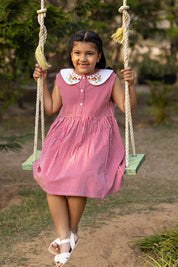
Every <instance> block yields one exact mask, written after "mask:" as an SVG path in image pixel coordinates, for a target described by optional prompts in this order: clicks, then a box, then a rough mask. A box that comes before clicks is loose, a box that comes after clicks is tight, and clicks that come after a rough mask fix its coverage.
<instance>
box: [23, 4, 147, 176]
mask: <svg viewBox="0 0 178 267" xmlns="http://www.w3.org/2000/svg"><path fill="white" fill-rule="evenodd" d="M128 8H129V6H127V0H123V6H121V7H120V9H119V12H121V13H123V17H122V20H123V26H122V28H119V29H118V30H117V32H116V33H115V34H113V35H112V37H113V39H115V40H116V41H117V42H118V43H122V44H123V47H124V67H125V68H126V67H128V36H129V33H128V32H129V24H130V16H129V14H128V12H127V9H128ZM37 13H38V22H39V24H40V33H39V45H38V47H37V49H36V52H35V56H36V59H37V62H38V64H39V65H40V66H41V67H42V69H44V70H46V69H48V68H49V67H50V65H49V64H48V63H47V61H46V59H45V57H44V43H45V41H46V38H47V31H46V28H45V26H44V18H45V16H46V9H45V8H44V0H41V10H38V11H37ZM40 101H41V134H42V146H43V143H44V136H45V134H44V104H43V77H42V78H39V79H38V81H37V101H36V116H35V135H34V153H33V154H32V155H31V156H30V157H29V158H28V159H27V160H26V161H25V162H24V163H23V164H22V169H24V170H32V169H33V163H34V162H35V161H36V160H37V159H39V157H40V154H41V151H40V150H37V140H38V121H39V103H40ZM125 110H126V112H125V143H126V144H125V147H126V169H125V174H126V175H135V174H136V173H137V171H138V169H139V167H140V166H141V164H142V163H143V161H144V159H145V155H144V154H136V151H135V141H134V133H133V125H132V116H131V111H130V100H129V86H128V82H125ZM129 131H130V137H131V144H132V154H131V155H129Z"/></svg>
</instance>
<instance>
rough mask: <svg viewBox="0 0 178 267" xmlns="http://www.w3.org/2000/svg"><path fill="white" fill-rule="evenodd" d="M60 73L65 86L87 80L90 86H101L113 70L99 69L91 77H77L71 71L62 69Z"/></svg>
mask: <svg viewBox="0 0 178 267" xmlns="http://www.w3.org/2000/svg"><path fill="white" fill-rule="evenodd" d="M60 73H61V75H62V77H63V79H64V81H65V82H66V83H67V84H71V85H73V84H76V83H79V82H80V81H81V80H82V79H87V80H88V81H89V83H90V84H92V85H101V84H103V83H104V82H105V81H107V80H108V78H109V77H110V76H111V74H112V73H113V70H107V69H101V70H99V71H98V72H97V73H94V74H92V75H78V74H76V73H75V71H74V70H73V69H62V70H61V72H60Z"/></svg>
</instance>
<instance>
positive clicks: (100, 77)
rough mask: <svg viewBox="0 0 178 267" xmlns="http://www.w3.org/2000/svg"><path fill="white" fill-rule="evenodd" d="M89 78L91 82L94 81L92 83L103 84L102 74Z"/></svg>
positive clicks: (98, 73)
mask: <svg viewBox="0 0 178 267" xmlns="http://www.w3.org/2000/svg"><path fill="white" fill-rule="evenodd" d="M87 78H88V80H89V81H92V82H94V83H96V84H98V83H101V81H102V76H101V74H100V72H97V73H95V74H93V75H90V76H88V77H87Z"/></svg>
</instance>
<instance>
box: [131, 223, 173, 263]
mask: <svg viewBox="0 0 178 267" xmlns="http://www.w3.org/2000/svg"><path fill="white" fill-rule="evenodd" d="M135 238H136V240H135V241H133V244H134V247H139V248H140V249H141V250H142V251H144V252H145V253H147V256H146V259H145V261H146V262H148V263H150V264H151V266H154V267H156V266H157V267H171V266H176V265H174V264H176V263H177V259H178V224H176V226H175V227H174V228H173V229H169V230H166V231H164V232H162V233H154V235H151V236H149V237H145V236H140V237H138V236H137V237H135Z"/></svg>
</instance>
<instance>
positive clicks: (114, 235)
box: [3, 204, 177, 267]
mask: <svg viewBox="0 0 178 267" xmlns="http://www.w3.org/2000/svg"><path fill="white" fill-rule="evenodd" d="M176 220H177V205H176V204H161V205H159V208H158V211H153V212H152V213H147V214H133V215H127V216H124V217H117V218H115V219H114V220H112V221H110V222H108V223H107V224H106V225H102V226H101V227H100V228H99V229H98V230H94V232H92V229H91V230H90V231H84V230H81V231H80V232H79V235H80V243H79V245H78V247H77V249H76V250H75V252H74V253H73V255H72V258H71V260H70V261H69V262H68V264H66V267H67V266H69V267H143V266H144V264H143V262H142V260H141V258H140V256H141V252H140V251H139V250H138V249H133V248H132V247H131V244H130V241H131V240H133V237H134V236H142V235H144V236H145V235H146V236H149V235H151V234H153V229H154V230H155V231H157V232H159V231H163V230H165V229H166V228H167V227H171V226H172V225H173V222H175V221H176ZM54 238H56V233H55V231H50V232H42V233H41V234H40V235H39V236H37V237H36V238H35V239H33V241H32V242H24V243H20V244H17V245H14V247H13V249H12V251H11V253H10V256H11V257H12V256H14V259H15V258H16V257H17V255H18V264H17V265H16V264H15V261H13V263H12V265H11V263H10V262H9V263H8V264H5V265H3V266H4V267H8V266H18V267H22V266H24V264H22V265H21V264H20V258H22V259H23V261H24V258H25V259H26V261H25V262H26V266H33V267H38V266H45V267H48V266H55V265H54V263H53V256H52V255H50V254H49V253H48V252H47V248H48V245H49V243H50V242H51V241H52V240H53V239H54ZM14 264H15V265H14Z"/></svg>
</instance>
